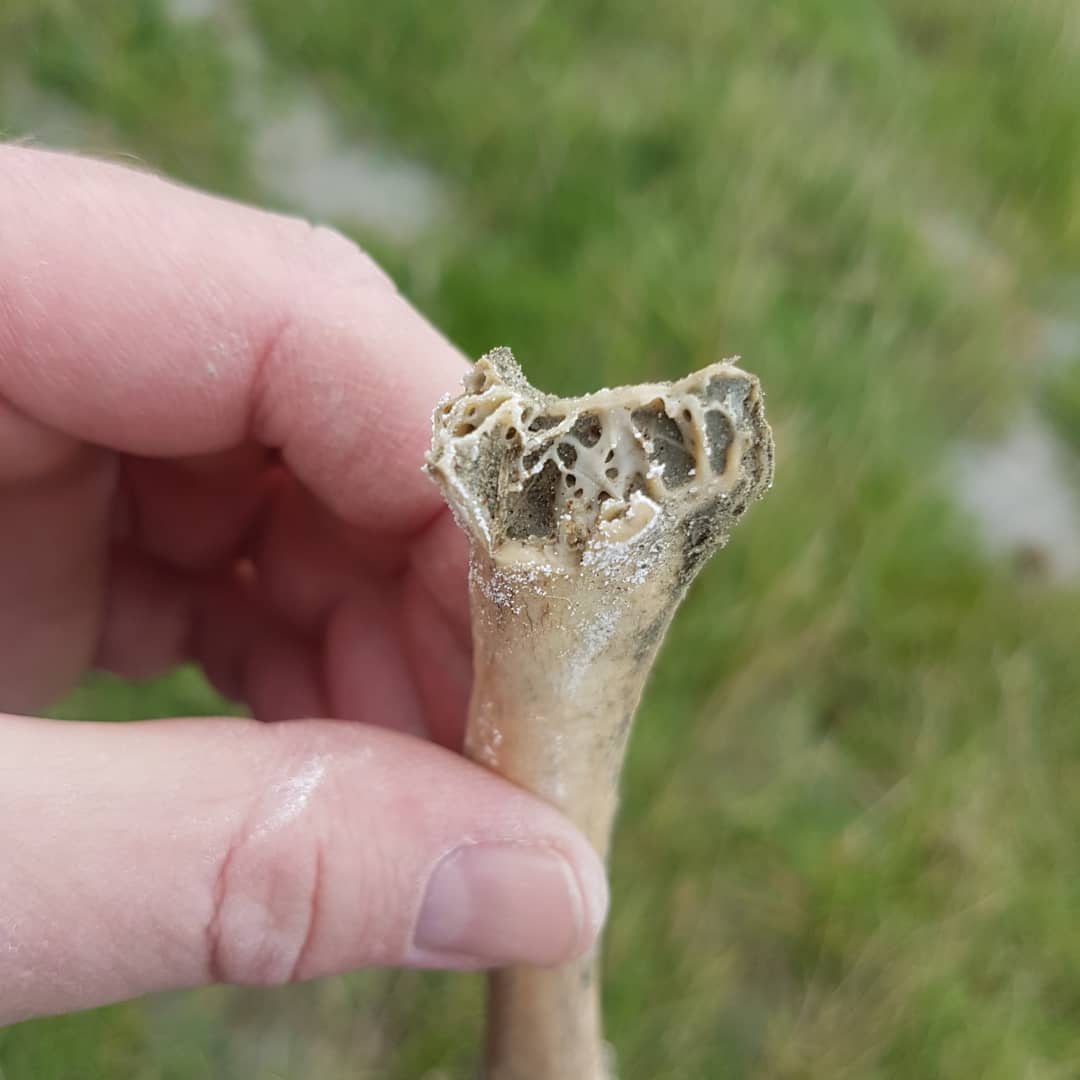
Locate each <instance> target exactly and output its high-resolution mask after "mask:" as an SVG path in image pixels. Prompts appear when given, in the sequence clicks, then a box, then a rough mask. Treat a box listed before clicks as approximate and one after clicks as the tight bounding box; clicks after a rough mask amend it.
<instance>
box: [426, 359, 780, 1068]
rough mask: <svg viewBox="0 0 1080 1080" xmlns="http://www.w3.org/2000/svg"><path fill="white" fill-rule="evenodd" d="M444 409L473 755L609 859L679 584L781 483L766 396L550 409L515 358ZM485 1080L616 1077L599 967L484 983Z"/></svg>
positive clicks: (644, 398)
mask: <svg viewBox="0 0 1080 1080" xmlns="http://www.w3.org/2000/svg"><path fill="white" fill-rule="evenodd" d="M464 382H465V389H464V393H462V394H461V395H460V396H458V397H456V398H453V399H447V400H444V401H442V402H440V404H439V406H438V408H437V409H436V412H435V419H434V435H433V441H432V448H431V452H430V454H429V455H428V458H427V465H426V468H427V471H428V473H429V474H430V475H431V477H432V478H433V479H434V480H435V481H436V483H438V484H439V486H440V487H441V488H442V491H443V494H444V496H445V498H446V500H447V502H448V503H449V505H450V507H451V509H452V510H453V512H454V515H455V517H456V519H457V521H458V523H459V524H460V525H461V527H462V528H463V529H464V530H465V531H466V533H467V534H468V536H469V538H470V541H471V551H472V558H471V567H470V597H471V613H472V632H473V646H474V684H473V693H472V701H471V704H470V710H469V721H468V728H467V733H466V743H465V749H466V753H467V754H469V756H470V757H472V758H474V759H475V760H476V761H478V762H480V763H482V764H483V765H485V766H487V767H488V768H491V769H493V770H494V771H496V772H498V773H500V774H502V775H503V776H506V777H508V778H509V779H511V780H513V781H515V782H516V783H519V784H521V785H523V786H524V787H526V788H528V789H530V790H531V791H533V792H535V793H536V794H538V795H540V796H542V797H543V798H545V799H547V800H549V801H550V802H552V803H553V804H554V805H556V806H557V807H559V808H560V809H561V810H562V811H563V812H564V813H566V814H567V815H568V816H569V817H570V818H571V819H572V820H573V821H574V822H575V823H576V824H577V825H578V826H579V827H580V828H581V829H582V830H583V831H584V832H585V834H586V835H587V836H588V837H589V839H590V840H591V842H592V843H593V845H594V846H595V847H596V849H597V851H598V852H599V853H600V855H601V856H602V857H604V856H606V854H607V848H608V842H609V837H610V833H611V827H612V822H613V819H614V815H615V810H616V805H617V795H618V779H619V773H620V770H621V767H622V760H623V755H624V751H625V747H626V741H627V737H628V734H629V731H630V727H631V723H632V720H633V716H634V713H635V711H636V709H637V705H638V702H639V700H640V698H641V693H642V691H643V689H644V686H645V681H646V679H647V676H648V673H649V670H650V668H651V666H652V662H653V659H654V657H655V655H656V652H657V649H658V648H659V645H660V642H661V641H662V639H663V637H664V634H665V632H666V631H667V628H668V625H669V624H670V622H671V618H672V615H673V614H674V612H675V609H676V607H677V606H678V604H679V602H680V601H681V599H682V597H683V596H684V595H685V593H686V590H687V588H688V586H689V585H690V582H691V581H692V580H693V578H694V576H695V575H696V574H697V572H698V570H699V569H700V568H701V567H702V565H703V564H704V563H705V561H706V560H707V559H708V557H709V556H710V555H711V554H712V553H713V552H714V551H715V550H716V549H717V548H718V547H719V546H721V545H722V544H723V543H724V542H725V541H726V540H727V537H728V533H729V532H730V530H731V529H732V527H733V526H734V525H735V524H736V523H737V522H738V521H739V520H740V519H741V518H742V516H743V514H744V513H745V511H746V510H747V508H748V507H749V506H750V505H751V504H752V503H753V502H754V501H755V500H757V499H758V498H760V497H761V495H762V494H763V493H764V492H765V491H766V490H767V489H768V488H769V486H770V485H771V483H772V476H773V442H772V433H771V431H770V430H769V426H768V424H767V423H766V421H765V416H764V410H763V404H762V395H761V390H760V386H759V384H758V381H757V379H756V378H754V376H752V375H749V374H747V373H746V372H744V371H742V370H740V369H739V368H738V367H736V366H735V364H734V363H732V362H730V361H726V360H725V361H722V362H720V363H716V364H712V365H710V366H709V367H706V368H703V369H702V370H701V371H698V372H695V373H694V374H692V375H689V376H687V377H686V378H684V379H681V380H679V381H678V382H673V383H656V384H646V385H640V386H632V387H622V388H619V389H613V390H610V389H604V390H600V391H598V392H596V393H594V394H591V395H588V396H586V397H581V398H558V397H554V396H552V395H549V394H544V393H541V392H540V391H538V390H536V389H534V388H533V387H532V386H531V385H530V384H529V383H528V381H527V380H526V379H525V377H524V375H523V374H522V372H521V369H520V368H519V367H518V365H517V363H516V361H515V360H514V358H513V356H512V355H511V352H510V350H509V349H505V348H500V349H495V350H493V351H492V352H490V353H488V354H487V355H486V356H484V357H482V358H481V359H480V360H479V361H477V363H476V364H475V366H474V367H473V369H472V371H470V372H469V374H468V375H466V377H465V380H464ZM485 1070H486V1071H485V1075H486V1076H487V1078H488V1080H611V1078H612V1077H613V1075H614V1074H613V1071H612V1067H611V1064H610V1061H609V1054H608V1052H607V1050H606V1047H605V1044H604V1042H603V1039H602V1036H601V1028H600V1010H599V989H598V958H597V955H596V953H595V950H594V952H593V953H592V954H590V955H588V956H586V957H584V958H583V959H582V960H580V961H578V962H576V963H572V964H567V965H565V966H564V967H561V968H555V969H530V968H506V969H503V970H500V971H497V972H494V973H493V974H492V976H491V990H490V994H489V1020H488V1047H487V1058H486V1066H485Z"/></svg>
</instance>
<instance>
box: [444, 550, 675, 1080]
mask: <svg viewBox="0 0 1080 1080" xmlns="http://www.w3.org/2000/svg"><path fill="white" fill-rule="evenodd" d="M488 569H489V570H490V568H488ZM483 574H484V568H483V567H476V568H474V589H473V598H472V600H473V623H474V643H475V659H474V663H475V682H474V688H473V699H472V706H471V710H470V720H469V728H468V731H467V736H466V752H467V753H468V754H469V755H470V756H471V757H473V758H474V759H475V760H477V761H479V762H480V763H482V764H484V765H486V766H487V767H489V768H492V769H493V770H495V771H496V772H498V773H500V774H501V775H503V776H505V777H507V778H508V779H510V780H512V781H514V782H515V783H517V784H520V785H521V786H523V787H525V788H527V789H528V790H530V791H532V792H534V793H535V794H538V795H540V796H541V797H542V798H545V799H547V800H548V801H549V802H551V803H553V804H554V805H556V806H557V807H558V808H559V809H560V810H562V811H563V813H565V814H566V815H567V816H568V817H569V818H570V819H571V820H572V821H573V822H574V823H575V824H576V825H577V826H578V827H579V828H580V829H581V830H582V831H583V832H584V833H585V835H586V836H587V837H588V839H589V840H590V842H591V843H592V844H593V846H594V847H595V848H596V850H597V852H598V853H599V854H600V856H601V857H602V858H606V855H607V850H608V844H609V838H610V835H611V829H612V824H613V820H614V817H615V811H616V808H617V788H618V777H619V772H620V769H621V766H622V760H623V754H624V750H625V747H626V741H627V737H628V735H629V730H630V726H631V721H632V718H633V715H634V712H635V710H636V708H637V704H638V701H639V699H640V697H641V692H642V690H643V688H644V684H645V678H646V674H647V672H648V670H649V668H650V666H651V664H652V659H653V654H654V653H655V650H656V641H658V640H659V638H660V637H662V629H663V628H666V618H665V616H664V613H665V611H667V610H668V609H670V608H673V607H674V603H673V599H672V601H667V600H666V599H665V600H661V606H660V610H661V616H660V617H659V621H660V624H661V629H660V631H658V630H657V628H656V626H657V623H656V620H654V621H653V622H652V623H651V624H650V625H649V627H644V628H643V625H642V622H641V621H640V620H639V619H636V618H634V617H633V616H628V617H624V618H621V619H619V620H616V621H613V622H612V623H611V624H610V631H609V632H608V633H607V636H603V635H598V636H594V637H593V638H592V639H591V640H586V638H588V635H587V634H586V635H585V636H584V637H583V635H582V632H581V629H580V628H578V627H575V628H574V630H573V631H572V632H571V631H568V630H567V629H565V627H564V625H563V624H562V623H561V621H560V620H559V619H558V617H557V616H558V610H559V590H558V589H557V588H554V587H552V586H551V585H548V586H547V588H546V590H545V593H544V596H543V598H542V599H539V598H537V597H535V596H532V595H530V594H528V593H527V592H525V593H518V594H516V595H514V596H513V597H507V596H506V595H505V594H503V595H501V596H500V600H501V603H493V602H492V600H491V596H492V594H493V591H494V592H497V590H493V589H492V588H491V584H490V579H489V578H485V577H484V576H483ZM571 588H573V589H576V590H577V591H578V592H579V593H580V590H581V589H582V588H587V585H586V584H585V583H584V582H581V581H580V580H579V581H577V582H574V583H573V585H572V586H571ZM668 596H670V591H669V592H668ZM577 599H578V601H579V602H580V600H581V597H580V595H579V596H578V597H577ZM598 606H599V605H598ZM645 610H646V611H651V612H656V610H657V605H648V606H646V607H645ZM508 611H511V612H512V615H513V617H511V618H507V617H506V614H507V612H508ZM650 631H651V632H650ZM599 985H600V972H599V956H598V952H597V951H596V950H594V951H593V952H592V953H590V954H589V955H588V956H586V957H584V958H582V959H581V960H579V961H577V962H574V963H571V964H567V965H564V966H562V967H559V968H552V969H536V968H526V967H512V968H507V969H504V970H502V971H499V972H496V973H494V974H493V975H492V977H491V980H490V987H489V1026H488V1047H487V1067H486V1072H485V1077H486V1078H487V1080H609V1073H608V1071H607V1068H606V1065H605V1056H606V1053H605V1047H604V1042H603V1038H602V1036H601V1023H600V1019H601V1017H600V1001H599V989H598V988H599Z"/></svg>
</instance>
